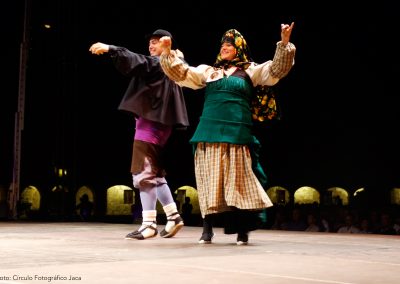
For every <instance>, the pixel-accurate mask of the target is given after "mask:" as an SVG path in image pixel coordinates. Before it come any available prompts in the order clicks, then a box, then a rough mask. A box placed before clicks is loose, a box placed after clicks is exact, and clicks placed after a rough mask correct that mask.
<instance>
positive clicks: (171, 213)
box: [163, 202, 180, 232]
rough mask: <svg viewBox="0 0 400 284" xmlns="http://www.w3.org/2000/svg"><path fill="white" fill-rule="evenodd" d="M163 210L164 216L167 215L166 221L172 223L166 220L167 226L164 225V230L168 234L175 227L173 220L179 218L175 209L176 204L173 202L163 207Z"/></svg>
mask: <svg viewBox="0 0 400 284" xmlns="http://www.w3.org/2000/svg"><path fill="white" fill-rule="evenodd" d="M163 209H164V212H165V215H167V220H168V219H171V220H172V221H169V220H168V222H167V224H166V225H165V230H166V231H167V232H170V231H171V229H172V228H173V227H174V226H175V221H174V220H175V219H176V218H177V217H179V216H180V215H179V213H178V209H177V207H176V203H175V202H173V203H170V204H167V205H165V206H163Z"/></svg>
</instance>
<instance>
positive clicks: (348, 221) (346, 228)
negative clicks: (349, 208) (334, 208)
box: [337, 214, 360, 234]
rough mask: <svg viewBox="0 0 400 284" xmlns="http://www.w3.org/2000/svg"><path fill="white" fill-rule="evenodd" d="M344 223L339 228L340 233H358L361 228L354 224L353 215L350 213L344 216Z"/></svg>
mask: <svg viewBox="0 0 400 284" xmlns="http://www.w3.org/2000/svg"><path fill="white" fill-rule="evenodd" d="M344 223H345V224H344V225H343V226H341V227H340V228H339V230H338V231H337V232H338V233H347V234H358V233H360V229H359V228H358V227H357V226H356V225H355V224H354V220H353V216H352V215H350V214H348V215H346V217H345V218H344Z"/></svg>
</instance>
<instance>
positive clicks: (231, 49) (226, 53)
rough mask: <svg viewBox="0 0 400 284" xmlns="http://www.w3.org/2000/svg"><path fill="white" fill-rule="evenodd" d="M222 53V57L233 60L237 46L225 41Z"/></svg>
mask: <svg viewBox="0 0 400 284" xmlns="http://www.w3.org/2000/svg"><path fill="white" fill-rule="evenodd" d="M219 53H220V54H221V59H223V60H233V59H234V58H235V57H236V48H235V46H234V45H232V44H231V43H229V42H224V43H223V44H222V45H221V49H220V51H219Z"/></svg>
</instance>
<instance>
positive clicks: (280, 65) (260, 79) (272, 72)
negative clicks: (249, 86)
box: [246, 42, 296, 86]
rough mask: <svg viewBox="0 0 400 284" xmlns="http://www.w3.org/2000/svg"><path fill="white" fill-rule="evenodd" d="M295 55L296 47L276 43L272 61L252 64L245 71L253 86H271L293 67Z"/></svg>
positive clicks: (291, 44) (289, 44)
mask: <svg viewBox="0 0 400 284" xmlns="http://www.w3.org/2000/svg"><path fill="white" fill-rule="evenodd" d="M295 53H296V47H295V45H294V44H293V43H290V42H289V43H288V44H287V45H284V44H283V43H282V42H278V43H277V46H276V50H275V55H274V59H273V60H269V61H266V62H264V63H262V64H255V63H252V64H251V65H250V66H249V67H248V68H247V69H246V73H247V74H248V75H249V77H250V79H251V81H252V82H253V85H254V86H257V85H262V86H264V85H267V86H273V85H275V84H276V83H278V81H279V80H280V79H282V78H283V77H285V76H286V75H287V74H288V73H289V71H290V69H291V68H292V66H293V65H294V57H295Z"/></svg>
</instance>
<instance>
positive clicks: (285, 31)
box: [281, 22, 294, 45]
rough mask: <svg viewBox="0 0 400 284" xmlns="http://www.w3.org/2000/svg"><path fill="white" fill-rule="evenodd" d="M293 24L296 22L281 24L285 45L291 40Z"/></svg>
mask: <svg viewBox="0 0 400 284" xmlns="http://www.w3.org/2000/svg"><path fill="white" fill-rule="evenodd" d="M293 26H294V22H292V23H291V24H290V25H288V24H281V39H282V42H283V44H285V45H286V44H288V42H289V41H290V34H291V33H292V30H293Z"/></svg>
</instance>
